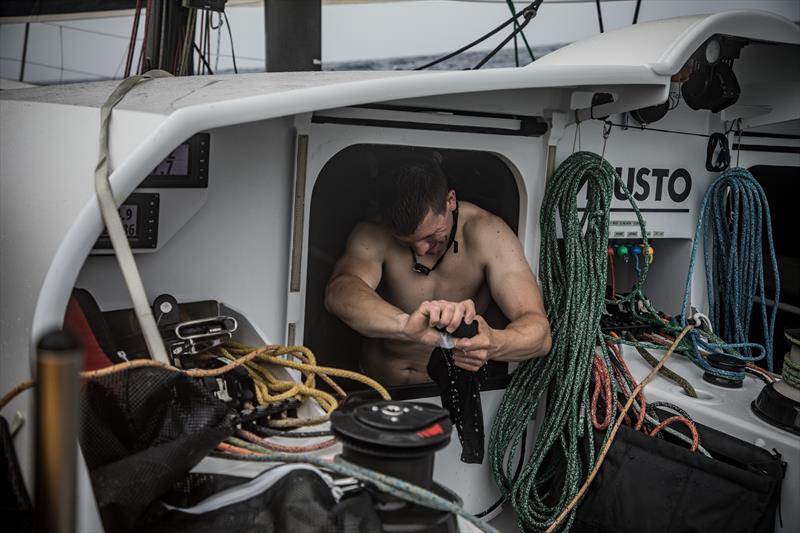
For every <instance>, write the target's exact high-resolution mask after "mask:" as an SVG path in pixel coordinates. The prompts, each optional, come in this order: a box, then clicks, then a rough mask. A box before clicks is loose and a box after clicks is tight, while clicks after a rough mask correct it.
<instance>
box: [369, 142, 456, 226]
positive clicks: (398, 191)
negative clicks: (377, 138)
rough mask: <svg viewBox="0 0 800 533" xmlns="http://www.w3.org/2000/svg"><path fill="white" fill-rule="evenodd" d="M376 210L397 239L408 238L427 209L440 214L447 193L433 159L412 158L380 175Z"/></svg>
mask: <svg viewBox="0 0 800 533" xmlns="http://www.w3.org/2000/svg"><path fill="white" fill-rule="evenodd" d="M379 179H380V186H379V187H380V188H379V191H380V193H379V197H378V207H379V210H380V215H381V219H382V220H383V222H384V224H386V225H387V226H388V227H389V229H390V230H391V231H392V232H393V233H395V234H397V235H411V234H412V233H414V231H415V230H416V229H417V226H419V224H420V222H422V219H423V218H425V215H426V214H428V209H431V210H432V211H433V212H434V213H437V214H438V213H442V212H443V211H444V209H445V207H446V203H447V193H448V191H449V190H450V189H449V186H448V183H447V178H446V177H445V175H444V172H443V171H442V167H441V166H440V164H439V162H438V161H437V159H436V158H435V157H433V156H431V157H414V158H411V159H406V160H403V161H401V162H400V163H399V164H397V165H395V166H393V167H392V168H391V169H390V170H388V171H387V172H385V173H383V175H382V176H380V177H379Z"/></svg>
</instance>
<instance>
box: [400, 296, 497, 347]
mask: <svg viewBox="0 0 800 533" xmlns="http://www.w3.org/2000/svg"><path fill="white" fill-rule="evenodd" d="M475 316H476V315H475V304H474V303H473V301H472V300H464V301H462V302H448V301H446V300H434V301H430V302H422V303H421V304H420V306H419V307H418V308H417V309H416V311H414V312H413V313H411V314H410V315H408V318H407V319H406V323H405V325H404V327H403V333H404V334H405V336H406V337H407V338H409V339H410V340H413V341H416V342H419V343H422V344H425V345H427V346H431V347H433V346H438V345H439V339H440V334H439V332H438V331H436V328H444V329H446V330H447V331H448V333H452V332H453V331H455V329H456V328H457V327H458V326H459V325H460V324H461V321H462V320H463V321H464V322H465V323H467V324H471V323H472V321H473V320H475ZM484 324H485V322H484Z"/></svg>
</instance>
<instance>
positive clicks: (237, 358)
mask: <svg viewBox="0 0 800 533" xmlns="http://www.w3.org/2000/svg"><path fill="white" fill-rule="evenodd" d="M285 356H292V357H294V358H295V359H299V360H300V361H301V362H297V361H292V360H290V359H286V358H285ZM200 357H203V358H208V357H223V358H225V359H227V360H229V361H230V362H229V363H228V364H226V365H224V366H221V367H219V368H212V369H198V368H194V369H191V370H183V369H180V368H176V367H174V366H171V365H168V364H165V363H162V362H160V361H154V360H152V359H136V360H134V361H129V362H126V363H120V364H118V365H113V366H110V367H107V368H103V369H100V370H92V371H89V372H81V373H80V376H81V377H82V378H84V379H97V378H100V377H103V376H108V375H110V374H115V373H117V372H124V371H126V370H131V369H133V368H140V367H159V368H164V369H167V370H171V371H173V372H180V373H182V374H186V375H187V376H189V377H216V376H220V375H222V374H225V373H226V372H229V371H231V370H233V369H234V368H236V367H239V366H244V367H245V368H247V371H248V373H250V376H251V377H253V381H254V383H256V395H257V400H258V401H259V403H270V402H276V401H280V400H284V399H288V398H298V399H302V398H305V397H311V398H314V399H315V400H316V401H317V402H318V403H319V404H320V406H321V407H322V408H323V409H324V410H325V413H326V415H325V416H320V417H313V418H308V419H285V420H274V421H270V425H274V426H279V427H292V426H296V425H312V424H315V423H316V424H318V423H321V422H324V421H325V420H327V415H329V414H330V413H331V412H332V411H333V410H334V409H336V407H337V406H338V402H337V401H336V399H335V398H334V397H333V395H332V394H330V393H328V392H325V391H321V390H319V389H317V388H316V386H315V378H316V376H320V378H322V379H323V380H324V381H325V382H326V383H328V384H329V385H331V387H332V388H333V390H334V391H335V392H336V393H337V394H339V395H341V396H344V391H343V390H342V389H341V387H339V386H338V385H337V384H336V383H335V382H334V381H333V380H332V379H331V378H330V376H335V377H341V378H346V379H351V380H353V381H358V382H359V383H363V384H365V385H367V386H369V387H371V388H373V389H375V390H376V391H377V392H378V394H380V395H381V397H382V398H383V399H384V400H391V399H392V398H391V396H390V395H389V393H388V392H387V391H386V389H385V388H384V387H383V386H382V385H381V384H380V383H378V382H377V381H375V380H374V379H372V378H369V377H367V376H365V375H363V374H359V373H358V372H352V371H350V370H344V369H341V368H330V367H324V366H317V364H316V358H315V357H314V354H313V353H312V352H311V350H309V349H308V348H306V347H305V346H281V345H269V346H262V347H260V348H257V347H253V346H247V345H244V344H238V343H231V344H230V345H227V346H224V347H222V348H220V349H217V351H216V352H211V353H209V354H204V355H202V356H200ZM264 363H266V364H272V365H277V366H283V367H288V368H294V369H296V370H299V371H300V372H302V373H303V374H304V376H305V379H304V381H303V382H302V383H297V382H295V381H291V380H279V379H277V378H275V377H274V376H273V375H272V374H271V373H270V372H269V369H268V368H267V367H265V366H263V364H264ZM33 386H34V382H33V381H25V382H23V383H20V384H19V385H17V386H16V387H14V388H13V389H11V391H9V392H8V393H6V394H5V396H3V398H2V399H0V409H3V408H4V407H5V406H6V405H8V403H9V402H10V401H11V400H13V399H14V398H15V397H16V396H17V395H18V394H20V393H21V392H23V391H25V390H27V389H30V388H32V387H33Z"/></svg>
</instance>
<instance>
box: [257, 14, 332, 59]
mask: <svg viewBox="0 0 800 533" xmlns="http://www.w3.org/2000/svg"><path fill="white" fill-rule="evenodd" d="M264 31H265V38H264V43H265V46H266V56H265V57H266V71H267V72H298V71H309V70H321V69H322V0H264Z"/></svg>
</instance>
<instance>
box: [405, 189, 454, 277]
mask: <svg viewBox="0 0 800 533" xmlns="http://www.w3.org/2000/svg"><path fill="white" fill-rule="evenodd" d="M457 229H458V202H456V208H455V210H454V211H453V227H452V228H450V238H449V239H447V248H445V249H444V252H442V255H440V256H439V259H437V260H436V262H435V263H434V264H433V266H432V267H430V268H428V267H426V266H425V265H423V264H422V263H420V262H419V261H417V254H415V253H414V248H412V247H410V246H409V247H408V250H409V251H410V252H411V260H412V261H413V263H412V265H411V270H413V271H414V272H417V273H418V274H425V275H426V276H427V275H428V274H430V273H431V272H433V271H434V270H436V267H438V266H439V263H441V262H442V259H444V256H445V255H447V251H448V250H450V247H451V246H452V247H453V253H454V254H457V253H458V241H457V240H456V230H457Z"/></svg>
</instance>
